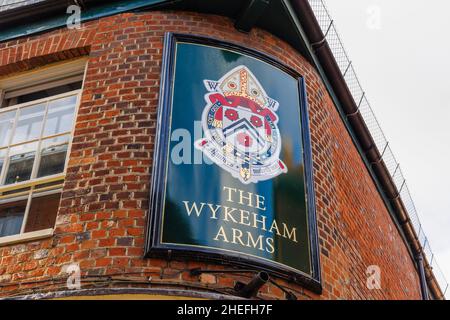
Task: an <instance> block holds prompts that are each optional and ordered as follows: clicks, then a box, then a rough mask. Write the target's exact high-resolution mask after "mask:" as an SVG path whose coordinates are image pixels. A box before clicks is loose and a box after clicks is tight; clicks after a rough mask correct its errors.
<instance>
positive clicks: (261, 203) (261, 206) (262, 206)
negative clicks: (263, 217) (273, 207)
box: [256, 194, 266, 211]
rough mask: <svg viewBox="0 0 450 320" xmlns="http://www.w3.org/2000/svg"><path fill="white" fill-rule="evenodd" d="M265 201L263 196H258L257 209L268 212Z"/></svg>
mask: <svg viewBox="0 0 450 320" xmlns="http://www.w3.org/2000/svg"><path fill="white" fill-rule="evenodd" d="M265 200H266V199H265V198H264V197H263V196H261V195H259V194H257V195H256V208H257V209H259V210H263V211H266V207H265V204H264V201H265Z"/></svg>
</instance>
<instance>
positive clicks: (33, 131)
mask: <svg viewBox="0 0 450 320" xmlns="http://www.w3.org/2000/svg"><path fill="white" fill-rule="evenodd" d="M44 113H45V104H38V105H35V106H31V107H26V108H23V109H20V111H19V119H18V122H17V127H16V131H15V132H14V138H13V144H16V143H20V142H25V141H29V140H33V139H37V138H39V136H40V135H41V129H42V121H43V120H44Z"/></svg>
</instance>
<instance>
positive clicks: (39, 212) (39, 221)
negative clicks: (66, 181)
mask: <svg viewBox="0 0 450 320" xmlns="http://www.w3.org/2000/svg"><path fill="white" fill-rule="evenodd" d="M60 198H61V194H60V193H56V194H51V195H46V196H37V197H36V196H35V197H33V199H32V200H31V206H30V212H29V213H28V218H27V224H26V226H25V232H32V231H38V230H44V229H49V228H53V227H54V226H55V221H56V214H57V212H58V207H59V199H60Z"/></svg>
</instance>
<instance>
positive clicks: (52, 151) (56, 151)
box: [37, 135, 70, 178]
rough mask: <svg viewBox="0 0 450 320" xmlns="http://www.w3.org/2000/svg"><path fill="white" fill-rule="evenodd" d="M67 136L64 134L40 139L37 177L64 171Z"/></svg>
mask: <svg viewBox="0 0 450 320" xmlns="http://www.w3.org/2000/svg"><path fill="white" fill-rule="evenodd" d="M69 137H70V136H69V135H65V136H60V137H55V138H50V139H46V140H43V141H42V145H41V160H40V163H39V170H38V174H37V177H38V178H40V177H44V176H49V175H52V174H57V173H61V172H63V171H64V164H65V162H66V154H67V147H68V144H69Z"/></svg>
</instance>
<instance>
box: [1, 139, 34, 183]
mask: <svg viewBox="0 0 450 320" xmlns="http://www.w3.org/2000/svg"><path fill="white" fill-rule="evenodd" d="M36 148H37V142H33V143H27V144H23V145H20V146H16V147H13V148H11V149H10V155H9V166H8V170H7V172H6V178H5V184H11V183H17V182H21V181H25V180H29V179H30V178H31V172H32V170H33V164H34V158H35V155H36Z"/></svg>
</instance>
